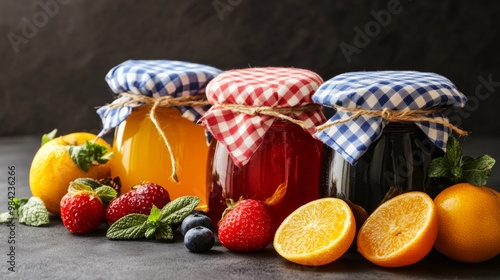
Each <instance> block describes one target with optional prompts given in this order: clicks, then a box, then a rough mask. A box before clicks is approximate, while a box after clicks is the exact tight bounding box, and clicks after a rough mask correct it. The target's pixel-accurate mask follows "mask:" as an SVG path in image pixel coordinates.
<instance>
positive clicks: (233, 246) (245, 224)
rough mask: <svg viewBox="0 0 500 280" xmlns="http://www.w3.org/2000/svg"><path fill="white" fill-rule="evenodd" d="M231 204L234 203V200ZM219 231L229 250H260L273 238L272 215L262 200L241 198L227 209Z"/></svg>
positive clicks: (222, 242) (223, 243)
mask: <svg viewBox="0 0 500 280" xmlns="http://www.w3.org/2000/svg"><path fill="white" fill-rule="evenodd" d="M229 204H233V202H232V200H231V202H230V203H229ZM218 233H219V241H220V243H221V244H222V245H223V246H224V247H226V248H227V249H229V250H232V251H240V252H250V251H256V250H260V249H263V248H265V247H267V245H269V243H270V242H271V240H272V238H273V234H272V231H271V217H270V216H269V213H268V212H267V210H266V208H265V207H264V205H262V204H261V203H260V202H258V201H256V200H253V199H245V200H240V201H239V202H237V203H236V204H235V205H234V206H231V205H230V206H229V208H228V209H226V211H225V213H224V215H223V217H222V219H221V221H220V222H219V231H218Z"/></svg>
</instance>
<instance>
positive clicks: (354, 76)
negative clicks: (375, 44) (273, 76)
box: [313, 71, 467, 164]
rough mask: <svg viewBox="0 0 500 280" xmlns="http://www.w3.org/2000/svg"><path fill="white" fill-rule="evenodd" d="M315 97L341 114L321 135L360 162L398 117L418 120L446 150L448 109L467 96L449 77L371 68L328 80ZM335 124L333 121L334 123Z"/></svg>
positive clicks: (426, 131)
mask: <svg viewBox="0 0 500 280" xmlns="http://www.w3.org/2000/svg"><path fill="white" fill-rule="evenodd" d="M313 100H314V101H315V102H317V103H320V104H322V105H324V106H328V107H333V108H335V109H336V113H335V114H334V115H333V117H332V118H330V120H329V121H328V122H327V123H326V124H325V125H324V126H323V127H325V129H318V131H317V132H316V134H315V135H316V137H317V138H318V139H320V140H321V141H322V142H324V143H325V144H327V145H328V146H330V147H332V148H333V149H335V150H336V151H337V152H338V153H340V154H341V155H342V156H343V157H344V158H345V159H346V160H347V161H348V162H349V163H351V164H355V163H356V162H357V160H358V159H359V158H360V157H361V156H362V155H363V154H364V153H365V152H366V150H368V148H369V146H370V145H371V143H373V142H374V141H375V140H377V139H378V138H379V137H380V135H381V134H382V131H383V129H384V127H385V125H387V123H389V121H390V120H391V115H392V113H393V112H396V113H409V115H410V116H411V117H405V118H403V116H402V115H401V114H399V115H397V116H399V119H398V117H397V116H396V117H393V118H394V119H395V120H396V121H406V122H408V121H410V122H414V123H415V124H416V125H417V126H418V127H419V128H420V129H421V130H422V131H423V132H424V133H425V134H426V135H427V136H428V138H429V139H430V140H431V141H432V142H433V143H434V144H435V145H436V146H437V147H439V148H441V149H443V150H446V143H447V141H448V136H449V134H450V133H451V132H452V131H451V128H450V125H449V122H448V118H447V116H446V115H444V114H443V113H442V110H441V109H443V108H447V107H451V106H454V107H463V106H464V105H465V102H466V101H467V98H466V97H465V96H464V95H463V94H462V93H461V92H459V91H458V90H457V88H456V87H455V85H454V84H453V83H452V82H451V81H450V80H448V79H446V78H445V77H443V76H441V75H438V74H435V73H425V72H417V71H368V72H349V73H344V74H340V75H338V76H335V77H333V78H332V79H330V80H328V81H326V82H325V83H323V84H322V85H321V86H320V88H319V89H318V90H317V91H316V93H315V94H314V96H313ZM329 123H330V124H334V125H331V126H329V125H328V124H329Z"/></svg>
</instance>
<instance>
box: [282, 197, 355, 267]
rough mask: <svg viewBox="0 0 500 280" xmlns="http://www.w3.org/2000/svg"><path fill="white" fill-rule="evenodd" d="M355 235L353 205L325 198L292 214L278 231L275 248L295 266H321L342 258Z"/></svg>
mask: <svg viewBox="0 0 500 280" xmlns="http://www.w3.org/2000/svg"><path fill="white" fill-rule="evenodd" d="M355 233H356V222H355V220H354V215H353V213H352V211H351V209H350V208H349V205H347V203H346V202H345V201H343V200H341V199H338V198H321V199H318V200H314V201H311V202H309V203H307V204H305V205H303V206H301V207H299V208H298V209H296V210H295V211H294V212H292V213H291V214H290V215H289V216H288V217H287V218H286V219H285V220H284V221H283V222H282V223H281V225H280V226H279V228H278V230H277V231H276V234H275V236H274V242H273V245H274V249H275V250H276V252H278V254H280V255H281V256H282V257H283V258H285V259H287V260H289V261H291V262H294V263H298V264H302V265H310V266H320V265H325V264H328V263H330V262H333V261H335V260H336V259H338V258H340V257H341V256H342V255H343V254H344V253H345V252H346V251H347V250H348V249H349V246H350V245H351V243H352V242H353V240H354V235H355Z"/></svg>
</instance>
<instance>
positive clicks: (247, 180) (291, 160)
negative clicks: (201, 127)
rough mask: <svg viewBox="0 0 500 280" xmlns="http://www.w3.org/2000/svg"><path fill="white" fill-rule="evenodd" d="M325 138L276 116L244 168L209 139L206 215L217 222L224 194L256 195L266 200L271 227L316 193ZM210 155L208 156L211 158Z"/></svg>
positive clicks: (237, 197)
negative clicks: (321, 140) (210, 160)
mask: <svg viewBox="0 0 500 280" xmlns="http://www.w3.org/2000/svg"><path fill="white" fill-rule="evenodd" d="M322 148H323V143H322V142H320V141H318V140H316V139H314V138H313V137H312V136H311V135H310V134H309V133H308V132H306V131H304V130H303V129H302V128H301V127H300V126H298V125H296V124H293V123H290V122H287V121H280V120H277V121H275V122H274V124H273V125H272V126H271V128H270V129H269V130H268V132H267V133H266V135H265V137H264V141H263V144H262V145H261V146H260V147H259V148H258V149H257V151H256V152H255V154H254V155H253V156H252V158H250V160H249V161H248V163H247V164H245V165H244V166H243V167H237V166H236V165H235V164H234V163H233V161H232V159H231V157H230V156H229V153H228V152H227V150H226V148H225V147H224V145H222V144H220V143H218V142H216V141H213V142H212V145H211V148H210V153H211V154H212V155H213V162H212V163H211V164H209V165H208V169H209V170H208V174H209V179H208V182H207V187H208V189H207V194H208V195H209V198H208V207H209V212H208V215H209V216H210V218H211V219H212V221H213V222H214V224H217V223H218V221H219V220H220V218H221V216H222V213H223V212H224V210H225V209H226V206H227V205H226V199H228V198H232V199H233V200H235V201H237V200H238V199H239V198H240V197H243V198H245V199H255V200H258V201H261V202H262V203H264V205H266V207H267V209H268V210H269V213H270V215H271V223H272V229H273V231H275V230H276V229H277V228H278V226H279V225H280V224H281V222H282V221H283V220H284V219H285V218H286V217H287V216H288V215H289V214H291V213H292V212H293V211H294V210H295V209H297V208H298V207H300V206H302V205H303V204H305V203H307V202H310V201H312V200H315V199H318V198H319V172H320V162H321V160H320V159H321V153H322ZM209 158H210V157H209Z"/></svg>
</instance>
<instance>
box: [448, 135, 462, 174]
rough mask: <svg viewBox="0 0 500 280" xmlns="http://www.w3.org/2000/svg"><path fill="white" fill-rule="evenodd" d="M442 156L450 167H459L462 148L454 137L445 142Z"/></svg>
mask: <svg viewBox="0 0 500 280" xmlns="http://www.w3.org/2000/svg"><path fill="white" fill-rule="evenodd" d="M444 158H445V160H446V162H447V164H448V166H450V168H454V167H460V163H461V159H462V148H460V144H459V143H458V140H457V139H456V138H455V137H450V138H449V140H448V143H447V144H446V153H445V154H444Z"/></svg>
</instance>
